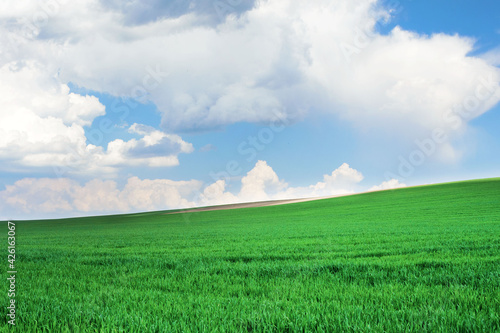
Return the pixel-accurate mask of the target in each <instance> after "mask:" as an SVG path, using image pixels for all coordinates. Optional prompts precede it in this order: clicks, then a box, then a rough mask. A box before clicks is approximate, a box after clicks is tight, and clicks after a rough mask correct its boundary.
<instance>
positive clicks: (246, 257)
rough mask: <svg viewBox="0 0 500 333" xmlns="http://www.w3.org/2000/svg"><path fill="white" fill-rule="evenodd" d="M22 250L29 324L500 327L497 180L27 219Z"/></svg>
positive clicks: (20, 300) (49, 328) (191, 328)
mask: <svg viewBox="0 0 500 333" xmlns="http://www.w3.org/2000/svg"><path fill="white" fill-rule="evenodd" d="M2 230H4V232H3V234H4V244H6V243H7V239H6V237H7V226H6V223H5V222H2ZM16 251H17V257H16V268H17V271H18V274H17V281H16V283H17V285H16V289H17V294H16V304H17V306H18V307H17V312H16V314H17V317H18V318H17V321H16V323H17V325H16V329H17V331H18V332H32V331H33V332H34V331H45V332H78V331H81V332H212V331H213V332H241V331H244V332H247V331H253V332H314V331H319V332H337V331H338V332H383V331H387V332H500V178H497V179H488V180H478V181H468V182H459V183H450V184H442V185H432V186H423V187H415V188H406V189H399V190H391V191H383V192H374V193H366V194H360V195H354V196H347V197H340V198H335V199H325V200H318V201H310V202H303V203H296V204H288V205H282V206H272V207H261V208H246V209H235V210H225V211H209V212H199V213H186V214H171V215H166V214H164V212H155V213H144V214H133V215H121V216H108V217H89V218H77V219H66V220H51V221H26V222H16ZM4 252H5V265H4V267H5V269H2V271H3V272H4V273H2V274H3V277H5V270H6V269H7V245H5V250H4ZM4 281H6V280H5V279H4ZM4 285H5V287H4V290H5V292H1V302H2V304H4V305H7V304H8V298H7V292H6V291H7V289H8V284H7V282H5V283H4ZM1 327H2V331H9V329H8V325H7V320H6V317H4V319H3V322H2V326H1Z"/></svg>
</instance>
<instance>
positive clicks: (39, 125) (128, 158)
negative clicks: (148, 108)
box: [0, 61, 193, 173]
mask: <svg viewBox="0 0 500 333" xmlns="http://www.w3.org/2000/svg"><path fill="white" fill-rule="evenodd" d="M0 78H1V79H0V103H1V105H2V108H1V109H0V120H1V121H0V159H2V160H3V161H4V163H2V168H12V167H16V166H23V167H58V168H60V169H61V168H62V169H64V170H65V172H73V173H75V172H80V173H81V172H92V171H93V172H94V173H97V172H107V173H109V172H113V170H114V169H115V168H116V167H119V166H124V165H146V166H152V167H157V166H173V165H177V164H178V163H179V162H178V159H177V155H178V154H180V153H190V152H192V151H193V147H192V145H191V144H190V143H187V142H184V141H183V140H182V139H181V138H180V137H179V136H178V135H173V134H167V133H164V132H162V131H159V130H155V129H152V128H149V127H145V126H143V125H139V124H134V125H132V126H131V127H130V132H132V133H134V134H137V135H138V136H140V137H141V138H140V139H138V140H137V139H131V140H129V141H123V140H119V139H118V140H114V141H113V142H110V143H109V144H108V147H107V149H104V148H103V147H99V146H95V145H92V144H88V143H87V138H86V136H85V129H84V127H85V126H89V125H90V124H91V123H92V121H93V120H94V119H95V118H96V117H98V116H101V115H104V114H105V107H104V105H102V104H101V103H100V102H99V100H98V99H97V98H96V97H94V96H88V95H85V96H82V95H79V94H75V93H71V92H70V89H69V87H68V86H67V85H66V84H62V83H61V82H60V80H59V79H58V78H57V77H50V75H49V73H47V71H46V69H44V68H43V67H42V66H41V65H40V64H39V63H37V62H33V61H29V62H26V63H22V62H9V63H7V64H5V65H3V66H2V67H0Z"/></svg>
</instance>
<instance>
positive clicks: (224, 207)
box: [165, 195, 342, 214]
mask: <svg viewBox="0 0 500 333" xmlns="http://www.w3.org/2000/svg"><path fill="white" fill-rule="evenodd" d="M339 196H342V195H333V196H328V197H319V198H302V199H287V200H270V201H257V202H244V203H235V204H228V205H219V206H210V207H199V208H189V209H183V210H178V211H175V212H171V213H165V214H181V213H196V212H208V211H212V210H228V209H238V208H252V207H266V206H277V205H285V204H290V203H296V202H306V201H314V200H321V199H328V198H335V197H339Z"/></svg>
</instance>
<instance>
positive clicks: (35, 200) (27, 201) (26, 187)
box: [0, 161, 405, 218]
mask: <svg viewBox="0 0 500 333" xmlns="http://www.w3.org/2000/svg"><path fill="white" fill-rule="evenodd" d="M362 180H363V175H362V174H361V173H360V172H359V171H357V170H355V169H352V168H351V167H350V166H349V165H348V164H346V163H344V164H342V165H341V166H340V167H339V168H337V169H336V170H334V171H333V172H332V173H331V174H330V175H324V176H323V181H320V182H318V183H316V184H313V185H310V186H308V187H291V186H289V185H288V184H287V183H286V182H285V181H284V180H282V179H280V178H279V177H278V175H277V174H276V173H275V172H274V170H273V169H272V168H271V167H270V166H269V165H268V164H267V163H266V162H265V161H258V162H257V163H256V165H255V166H254V168H253V169H252V170H250V171H249V172H248V173H247V174H246V175H245V176H244V177H243V178H242V179H241V189H240V191H239V192H238V193H236V194H233V193H231V192H228V191H226V181H225V180H218V181H216V182H215V183H213V184H208V185H204V184H203V183H202V182H201V181H197V180H190V181H172V180H168V179H154V180H151V179H143V180H141V179H139V178H138V177H131V178H129V179H128V181H127V183H126V184H125V185H124V186H123V188H122V189H120V188H118V185H117V183H116V182H115V181H113V180H107V181H103V180H100V179H94V180H91V181H88V182H87V183H85V184H84V185H80V184H79V183H78V182H76V181H74V180H71V179H68V178H60V179H50V178H41V179H35V178H25V179H22V180H19V181H17V182H15V183H14V184H13V185H8V186H7V188H6V189H5V190H4V191H1V192H0V216H2V217H3V218H20V217H22V218H25V217H31V216H37V217H40V216H47V217H64V216H77V215H88V214H102V213H127V212H137V211H153V210H165V209H176V208H189V207H195V206H213V205H222V204H230V203H240V202H254V201H266V200H278V199H294V198H309V197H324V196H333V195H342V194H352V193H355V192H359V191H362V190H363V187H361V186H360V185H359V183H360V182H361V181H362ZM403 186H405V185H404V184H400V183H399V182H398V181H397V180H391V181H388V182H384V183H383V184H381V185H380V186H375V187H372V188H371V189H370V190H381V189H389V188H396V187H403ZM8 214H11V215H10V216H7V215H8Z"/></svg>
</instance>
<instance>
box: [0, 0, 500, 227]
mask: <svg viewBox="0 0 500 333" xmlns="http://www.w3.org/2000/svg"><path fill="white" fill-rule="evenodd" d="M0 9H1V10H0V12H1V13H2V14H1V15H0V29H2V33H1V34H0V35H1V36H2V37H1V38H2V42H1V43H0V45H2V46H1V47H0V91H1V92H0V100H1V101H2V102H3V103H2V104H3V105H4V108H3V110H2V111H0V117H1V120H2V121H1V124H2V125H0V134H1V137H0V169H1V174H0V199H1V203H0V218H3V219H7V218H9V219H13V218H28V219H33V218H44V217H65V216H81V215H93V214H109V213H121V212H132V211H144V210H159V209H171V208H181V207H191V206H200V205H213V204H223V203H231V202H242V201H257V200H271V199H282V198H295V197H312V196H328V195H338V194H348V193H355V192H362V191H367V190H379V189H389V188H397V187H402V186H411V185H419V184H428V183H436V182H445V181H454V180H462V179H473V178H485V177H497V176H499V171H500V170H499V169H500V168H499V165H500V154H499V152H500V133H499V132H498V125H499V124H500V106H499V105H498V101H499V100H500V86H499V82H500V70H499V68H498V66H499V65H500V24H499V23H498V22H500V3H498V1H476V2H470V1H464V0H461V1H416V0H411V1H410V0H401V1H372V0H357V1H348V0H336V1H326V0H324V1H317V2H315V3H314V4H312V3H309V4H306V3H304V4H300V3H296V2H293V1H290V0H276V1H271V2H268V1H263V2H254V1H243V0H242V1H232V2H225V1H215V2H214V1H209V0H198V1H193V2H191V3H189V4H188V3H187V2H179V1H169V2H161V1H150V2H138V1H132V0H129V1H113V0H86V1H81V2H79V3H78V4H74V5H69V4H68V3H67V1H65V0H53V1H50V2H48V3H47V4H46V5H41V4H40V3H39V2H37V1H34V0H33V1H27V2H23V3H16V2H13V1H7V2H4V4H2V5H0Z"/></svg>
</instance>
